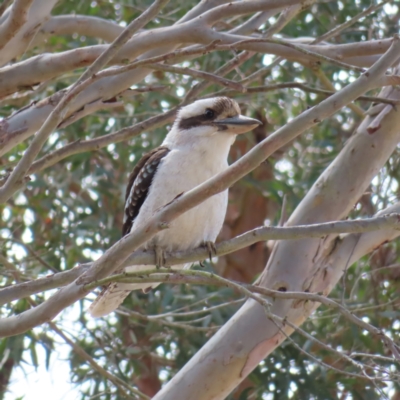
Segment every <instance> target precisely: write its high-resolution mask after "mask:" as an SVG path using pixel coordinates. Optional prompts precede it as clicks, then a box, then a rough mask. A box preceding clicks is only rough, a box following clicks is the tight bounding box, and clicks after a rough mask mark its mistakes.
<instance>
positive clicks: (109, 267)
mask: <svg viewBox="0 0 400 400" xmlns="http://www.w3.org/2000/svg"><path fill="white" fill-rule="evenodd" d="M399 48H400V41H399V39H398V38H397V37H395V38H394V39H393V42H392V46H391V47H390V49H389V50H388V52H387V53H386V54H385V55H384V56H383V57H381V59H380V60H379V61H377V62H376V63H375V64H374V65H373V66H372V67H371V68H370V69H369V70H368V71H367V72H366V73H365V74H363V75H361V76H360V77H359V78H358V79H357V80H356V81H354V82H353V83H351V84H349V85H348V86H347V87H346V88H344V89H342V90H341V91H340V92H337V93H335V94H334V95H332V96H331V97H330V98H328V99H326V100H324V101H322V102H321V103H320V104H318V105H317V106H315V107H313V108H312V109H310V110H307V111H305V112H303V113H302V114H301V115H299V116H298V117H296V118H294V119H293V120H292V121H291V122H290V123H288V124H287V125H285V126H284V127H282V128H281V129H279V130H278V131H276V132H275V133H274V134H272V135H271V136H269V137H268V138H266V139H265V140H263V141H262V142H261V143H259V144H258V145H257V146H255V147H254V148H253V149H252V150H251V151H249V152H248V153H247V154H246V155H245V156H244V157H242V158H241V159H240V160H238V161H237V162H235V163H234V164H233V165H231V166H230V167H229V168H228V169H226V170H225V171H224V172H223V173H221V174H219V175H217V176H216V177H214V178H212V179H209V180H208V181H206V182H205V183H203V184H201V185H199V186H198V187H196V188H194V189H192V190H190V191H189V192H187V193H185V194H183V195H182V196H181V197H179V198H177V199H175V200H174V201H173V202H172V203H170V204H168V205H167V206H165V207H164V208H163V209H161V210H160V211H159V212H157V213H156V214H155V216H154V217H152V218H151V219H150V220H149V221H148V222H147V223H146V224H144V226H143V227H142V228H141V229H138V230H136V231H135V232H133V233H130V234H129V235H127V236H125V237H124V238H123V239H121V240H120V241H119V242H117V243H116V244H115V245H114V246H112V247H111V248H110V249H109V250H108V251H107V252H106V253H105V254H104V255H103V256H102V257H100V259H99V260H97V261H96V262H94V263H93V266H92V267H91V268H90V270H89V271H88V272H86V273H85V274H84V275H83V276H82V277H80V278H78V280H77V281H75V282H74V283H72V284H70V285H68V286H67V287H66V288H63V289H61V290H60V291H58V292H57V293H56V294H55V295H54V296H52V297H51V298H50V299H49V300H48V301H46V302H45V303H43V304H41V305H39V306H38V307H36V308H35V309H34V310H28V311H26V312H24V313H22V314H20V315H19V316H18V318H17V317H10V318H8V319H5V320H2V321H0V335H1V336H7V335H10V334H11V335H12V334H17V333H21V332H24V331H25V330H27V329H30V328H31V327H32V326H36V325H38V324H40V323H42V322H44V321H47V320H50V319H52V318H54V316H55V315H57V314H58V313H59V312H60V311H61V310H63V309H64V308H65V307H67V306H68V305H70V304H72V303H73V302H75V301H76V300H78V299H80V298H82V297H84V296H85V295H86V294H87V293H88V291H87V289H85V288H84V286H83V285H84V284H87V283H89V282H91V281H93V280H95V279H102V278H104V277H106V276H108V275H109V274H111V273H112V272H113V271H115V270H116V269H117V268H119V267H120V266H121V265H122V263H123V262H124V261H125V260H126V259H127V258H128V256H129V255H130V254H131V252H132V250H135V249H136V248H138V247H139V246H140V245H142V244H143V243H145V242H146V241H148V240H149V239H150V238H151V237H153V236H154V235H155V234H156V233H157V232H159V231H160V230H162V229H166V228H168V224H169V222H170V221H172V220H173V219H175V218H177V217H178V216H179V215H181V214H182V213H184V212H185V211H187V210H189V209H190V208H192V207H194V206H196V205H197V204H200V203H201V202H202V201H204V200H205V199H207V198H208V197H211V196H212V195H214V194H217V193H219V192H221V191H223V190H225V189H227V188H228V187H229V186H231V185H232V184H233V183H234V182H236V181H237V180H239V179H240V178H241V177H242V176H244V175H245V174H247V173H248V172H250V171H251V170H253V169H254V168H256V167H257V166H258V165H259V164H260V162H262V161H264V160H265V159H266V158H267V157H268V156H269V155H270V154H272V153H273V152H275V151H276V150H277V149H278V148H279V147H281V146H282V145H285V144H286V143H287V142H289V141H291V140H293V139H294V138H295V137H297V136H298V135H300V134H301V133H302V132H304V131H305V130H306V129H308V128H310V127H312V126H313V125H315V124H317V123H319V122H320V121H321V120H322V119H324V118H327V117H328V116H330V115H332V114H333V113H334V112H336V111H337V110H339V109H340V108H341V107H343V106H344V105H346V104H347V103H348V102H350V101H352V100H353V99H354V98H356V97H358V96H360V95H361V94H362V93H364V92H365V91H367V90H369V89H370V88H371V87H374V85H375V84H376V81H378V80H379V78H380V76H381V75H382V74H384V72H385V71H386V69H387V68H388V67H389V66H390V65H392V64H393V63H394V62H395V60H396V59H397V58H398V52H399Z"/></svg>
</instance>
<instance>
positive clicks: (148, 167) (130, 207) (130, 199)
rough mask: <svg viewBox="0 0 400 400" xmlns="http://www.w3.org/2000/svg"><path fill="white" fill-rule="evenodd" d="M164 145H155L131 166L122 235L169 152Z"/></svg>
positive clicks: (129, 226) (130, 224) (126, 230)
mask: <svg viewBox="0 0 400 400" xmlns="http://www.w3.org/2000/svg"><path fill="white" fill-rule="evenodd" d="M169 151H170V150H169V149H168V148H167V147H165V146H160V147H157V148H156V149H154V150H152V151H150V152H149V153H147V154H145V155H143V157H142V158H141V159H140V160H139V162H138V163H137V164H136V166H135V168H133V171H132V173H131V174H130V176H129V182H128V186H127V187H126V193H125V216H124V225H123V227H122V236H125V235H127V234H128V233H129V232H130V231H131V228H132V224H133V221H134V220H135V218H136V217H137V215H138V214H139V211H140V207H141V206H142V204H143V203H144V201H145V200H146V197H147V194H148V192H149V188H150V185H151V182H152V181H153V178H154V175H155V173H156V171H157V168H158V166H159V164H160V162H161V160H162V159H163V158H164V157H165V156H166V155H167V154H168V153H169Z"/></svg>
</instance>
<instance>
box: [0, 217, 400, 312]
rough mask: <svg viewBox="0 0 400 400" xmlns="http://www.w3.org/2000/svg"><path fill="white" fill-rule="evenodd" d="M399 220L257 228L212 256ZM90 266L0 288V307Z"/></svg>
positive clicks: (192, 257)
mask: <svg viewBox="0 0 400 400" xmlns="http://www.w3.org/2000/svg"><path fill="white" fill-rule="evenodd" d="M399 219H400V217H399V214H390V215H383V216H379V217H374V218H369V219H364V220H354V221H338V222H327V223H323V224H313V225H305V226H289V227H273V226H264V227H259V228H256V229H253V230H251V231H249V232H246V233H244V234H242V235H239V236H237V237H235V238H233V239H229V240H226V241H223V242H221V243H218V244H216V246H215V249H216V253H215V256H217V257H221V256H224V255H226V254H230V253H233V252H235V251H238V250H240V249H243V248H245V247H248V246H251V245H252V244H254V243H258V242H264V241H267V240H298V239H304V238H311V237H324V236H326V235H333V234H339V233H365V232H371V231H372V232H373V231H376V230H388V229H390V228H392V229H400V221H399ZM208 256H209V253H208V250H207V249H206V248H204V247H203V246H200V247H198V248H196V249H191V250H189V251H184V252H177V253H172V254H167V255H166V258H165V265H166V266H173V265H178V264H186V263H190V262H197V261H201V260H205V259H207V257H208ZM155 262H156V258H155V255H154V254H153V253H152V252H150V253H149V252H145V251H136V252H134V253H133V254H132V255H130V256H129V257H128V258H127V260H126V261H125V263H124V264H123V266H124V267H127V266H130V265H154V264H155ZM91 266H92V263H88V264H81V265H78V266H77V267H75V268H73V269H71V270H69V271H65V272H58V273H55V274H53V275H48V276H46V277H45V278H39V279H36V280H34V281H30V282H24V283H20V284H17V285H13V286H8V287H5V288H1V289H0V306H2V305H3V304H6V303H8V302H10V301H13V300H18V299H21V298H24V297H27V296H30V295H32V294H36V293H40V292H44V291H46V290H51V289H55V288H59V287H62V286H65V285H67V284H69V283H71V282H72V281H74V280H75V279H77V278H78V277H79V276H80V275H82V274H83V273H84V272H85V271H87V270H88V269H89V268H90V267H91ZM95 286H96V285H95Z"/></svg>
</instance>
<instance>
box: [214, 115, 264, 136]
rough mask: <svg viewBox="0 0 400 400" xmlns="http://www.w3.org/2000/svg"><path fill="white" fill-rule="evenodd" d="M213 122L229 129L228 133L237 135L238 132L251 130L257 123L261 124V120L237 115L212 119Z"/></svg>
mask: <svg viewBox="0 0 400 400" xmlns="http://www.w3.org/2000/svg"><path fill="white" fill-rule="evenodd" d="M214 124H215V125H218V126H221V128H222V127H224V130H229V133H234V134H235V135H237V134H239V133H245V132H248V131H251V130H252V129H254V128H255V127H257V126H258V125H261V124H262V122H261V121H259V120H258V119H254V118H249V117H245V116H243V115H237V116H235V117H230V118H225V119H220V120H217V121H214Z"/></svg>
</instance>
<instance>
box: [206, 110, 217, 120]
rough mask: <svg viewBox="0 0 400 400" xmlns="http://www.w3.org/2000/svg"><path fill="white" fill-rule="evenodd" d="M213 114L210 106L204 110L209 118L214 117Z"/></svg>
mask: <svg viewBox="0 0 400 400" xmlns="http://www.w3.org/2000/svg"><path fill="white" fill-rule="evenodd" d="M214 115H215V112H214V110H211V108H207V110H206V117H207V118H209V119H211V118H214Z"/></svg>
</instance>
